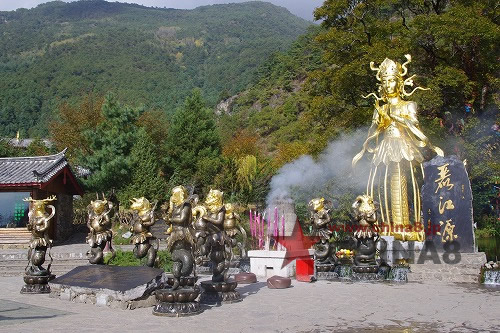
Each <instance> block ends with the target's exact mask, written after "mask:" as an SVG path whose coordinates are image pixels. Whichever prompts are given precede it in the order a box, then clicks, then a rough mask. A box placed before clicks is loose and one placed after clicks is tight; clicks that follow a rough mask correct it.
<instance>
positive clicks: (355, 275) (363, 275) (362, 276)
mask: <svg viewBox="0 0 500 333" xmlns="http://www.w3.org/2000/svg"><path fill="white" fill-rule="evenodd" d="M378 271H379V266H378V265H366V266H352V280H353V281H379V280H384V276H383V275H381V274H378Z"/></svg>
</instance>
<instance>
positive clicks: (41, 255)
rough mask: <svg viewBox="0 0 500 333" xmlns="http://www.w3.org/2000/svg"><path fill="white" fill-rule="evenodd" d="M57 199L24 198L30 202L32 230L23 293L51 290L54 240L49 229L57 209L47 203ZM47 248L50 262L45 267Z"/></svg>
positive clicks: (30, 228)
mask: <svg viewBox="0 0 500 333" xmlns="http://www.w3.org/2000/svg"><path fill="white" fill-rule="evenodd" d="M55 200H57V199H56V196H55V195H53V196H51V197H49V198H47V199H43V200H34V199H32V198H31V197H30V198H26V199H24V201H28V202H29V203H30V205H29V213H28V218H29V222H28V225H27V228H28V230H29V231H31V240H30V242H29V250H28V261H29V262H28V265H27V266H26V269H25V274H24V282H26V284H25V285H24V287H23V288H22V289H21V293H27V294H43V293H48V292H50V287H49V285H48V284H47V283H48V281H49V280H50V279H51V278H53V276H52V274H51V272H50V266H51V265H52V256H51V255H50V248H51V247H52V240H51V239H50V235H49V230H50V225H51V220H52V218H53V217H54V215H55V213H56V209H55V207H54V206H53V205H47V204H48V203H49V202H51V201H55ZM47 208H50V214H49V213H47ZM47 249H49V257H50V263H49V265H48V266H47V268H44V267H42V265H43V263H44V262H45V254H46V252H47Z"/></svg>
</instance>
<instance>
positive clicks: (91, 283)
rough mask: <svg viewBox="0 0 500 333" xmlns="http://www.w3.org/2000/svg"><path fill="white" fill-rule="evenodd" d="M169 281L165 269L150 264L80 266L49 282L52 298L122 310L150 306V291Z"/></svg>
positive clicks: (151, 300)
mask: <svg viewBox="0 0 500 333" xmlns="http://www.w3.org/2000/svg"><path fill="white" fill-rule="evenodd" d="M166 284H167V276H166V275H165V273H164V272H163V270H161V269H158V268H151V267H143V266H139V267H119V266H104V265H92V266H80V267H76V268H74V269H73V270H71V271H70V272H68V273H67V274H64V275H63V276H61V277H58V278H56V279H54V280H52V281H51V282H50V288H51V292H50V297H54V298H60V299H63V300H68V301H73V302H77V303H91V304H96V305H99V306H110V307H113V308H120V309H135V308H138V307H150V306H153V305H154V304H155V298H154V296H152V295H151V293H152V292H153V291H154V290H156V289H159V288H162V287H163V286H164V285H166Z"/></svg>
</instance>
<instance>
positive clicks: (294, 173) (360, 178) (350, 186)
mask: <svg viewBox="0 0 500 333" xmlns="http://www.w3.org/2000/svg"><path fill="white" fill-rule="evenodd" d="M367 131H368V130H367V129H366V128H363V129H359V130H357V131H355V132H353V133H350V134H342V135H341V136H340V137H339V138H338V139H336V140H334V141H332V142H330V143H329V144H328V146H327V147H326V149H325V150H324V151H323V152H322V153H321V154H320V155H319V156H318V158H316V159H314V158H313V157H312V156H310V155H302V156H301V157H299V158H298V159H296V160H295V161H293V162H290V163H288V164H285V165H284V166H283V167H281V169H280V170H278V173H277V174H276V175H275V176H274V177H273V178H272V179H271V190H270V192H269V194H268V196H267V206H268V207H272V206H273V204H274V203H275V202H277V201H290V200H292V198H293V199H295V200H296V201H297V200H301V201H305V202H306V203H307V202H308V201H309V200H310V199H312V198H313V197H318V196H325V198H326V197H332V196H333V195H342V194H345V193H346V192H347V191H348V192H349V193H352V192H354V193H352V194H354V195H358V194H361V193H364V192H365V191H366V183H367V180H368V173H369V163H366V161H365V163H363V162H364V161H363V160H361V161H360V162H358V164H357V165H356V168H355V169H354V170H353V169H352V166H351V163H352V158H353V157H354V155H356V154H357V153H358V152H359V151H360V150H361V148H362V145H363V142H364V140H365V139H366V134H367ZM327 193H328V194H330V195H327Z"/></svg>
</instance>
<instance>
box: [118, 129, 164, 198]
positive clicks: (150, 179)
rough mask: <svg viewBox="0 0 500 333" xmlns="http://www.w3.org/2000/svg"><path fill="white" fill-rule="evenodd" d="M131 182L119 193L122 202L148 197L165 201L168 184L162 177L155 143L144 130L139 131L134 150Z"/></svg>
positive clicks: (132, 152) (131, 155)
mask: <svg viewBox="0 0 500 333" xmlns="http://www.w3.org/2000/svg"><path fill="white" fill-rule="evenodd" d="M130 159H131V162H132V177H131V182H130V184H129V185H128V186H126V187H125V188H124V189H123V190H122V191H120V192H119V193H118V197H119V199H120V202H128V201H129V200H130V199H132V198H139V197H146V198H147V199H148V200H150V201H153V200H158V201H161V200H164V199H165V198H166V196H167V194H166V182H165V180H164V179H163V177H162V176H161V175H160V163H159V161H158V158H157V155H156V153H155V147H154V142H153V140H152V139H151V137H150V136H149V135H148V133H146V130H145V129H144V128H141V129H139V131H138V133H137V141H136V143H135V144H134V147H133V148H132V151H131V154H130Z"/></svg>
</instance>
